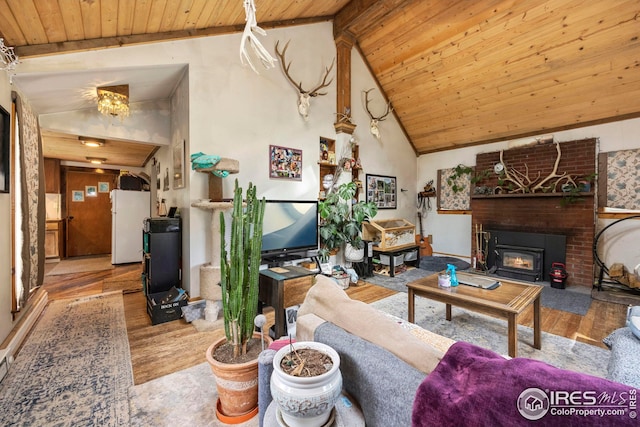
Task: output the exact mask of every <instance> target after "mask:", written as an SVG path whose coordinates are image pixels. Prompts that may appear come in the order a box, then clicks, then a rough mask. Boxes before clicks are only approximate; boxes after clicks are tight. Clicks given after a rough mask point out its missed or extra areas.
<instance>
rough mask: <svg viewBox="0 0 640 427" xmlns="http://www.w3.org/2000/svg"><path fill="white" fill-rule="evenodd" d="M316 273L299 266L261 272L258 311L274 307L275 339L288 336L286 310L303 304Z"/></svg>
mask: <svg viewBox="0 0 640 427" xmlns="http://www.w3.org/2000/svg"><path fill="white" fill-rule="evenodd" d="M315 275H316V273H314V272H313V271H310V270H307V269H306V268H302V267H297V266H286V267H275V268H268V269H266V270H261V271H260V282H259V289H258V310H259V311H260V313H262V310H263V308H264V306H269V307H273V309H274V317H275V325H274V329H275V338H276V339H278V338H280V337H283V336H286V335H287V320H286V318H285V312H284V310H285V308H287V307H291V306H293V305H297V304H301V303H302V302H303V301H304V297H305V296H306V295H307V291H308V290H309V289H310V288H311V286H312V285H313V279H314V276H315Z"/></svg>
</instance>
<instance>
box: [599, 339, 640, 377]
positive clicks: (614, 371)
mask: <svg viewBox="0 0 640 427" xmlns="http://www.w3.org/2000/svg"><path fill="white" fill-rule="evenodd" d="M602 342H603V343H604V344H605V345H606V346H607V347H609V348H610V349H611V357H610V358H609V364H608V366H607V378H608V379H610V380H613V381H617V382H620V383H623V384H626V385H630V386H632V387H636V388H640V362H639V361H640V359H639V358H638V355H639V354H640V339H638V338H637V337H636V336H635V335H633V333H632V332H631V330H630V329H629V328H620V329H616V330H615V331H613V332H612V333H611V334H610V335H609V336H608V337H606V338H605V339H603V340H602Z"/></svg>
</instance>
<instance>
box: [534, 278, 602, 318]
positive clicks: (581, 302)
mask: <svg viewBox="0 0 640 427" xmlns="http://www.w3.org/2000/svg"><path fill="white" fill-rule="evenodd" d="M540 303H541V304H542V306H543V307H547V308H553V309H555V310H561V311H567V312H569V313H575V314H579V315H580V316H584V315H585V314H587V312H588V311H589V308H590V307H591V291H590V289H587V288H584V292H580V290H579V289H576V290H571V289H569V288H567V289H556V288H552V287H551V285H544V287H543V288H542V296H541V297H540Z"/></svg>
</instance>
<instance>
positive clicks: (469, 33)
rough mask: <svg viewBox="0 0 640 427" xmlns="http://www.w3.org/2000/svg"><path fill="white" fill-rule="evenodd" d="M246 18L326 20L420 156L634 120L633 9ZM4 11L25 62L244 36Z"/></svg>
mask: <svg viewBox="0 0 640 427" xmlns="http://www.w3.org/2000/svg"><path fill="white" fill-rule="evenodd" d="M256 7H257V18H258V23H259V24H260V26H261V27H263V28H265V29H267V30H268V29H269V28H273V27H276V26H286V25H299V24H304V23H310V22H316V21H321V20H328V19H333V20H334V29H335V34H336V35H338V34H347V35H348V36H349V37H353V39H354V40H355V43H356V47H357V48H358V49H359V50H360V51H361V53H362V55H363V57H364V58H365V60H366V62H367V64H368V66H369V67H370V69H371V70H372V72H373V73H374V75H375V77H376V79H377V80H378V82H379V85H380V87H381V89H382V91H383V93H384V94H385V96H386V97H387V98H388V99H389V100H390V101H391V103H392V105H393V108H394V114H395V115H396V117H397V118H398V119H399V121H400V123H401V126H402V127H403V128H404V130H405V133H406V134H407V136H408V137H409V139H410V141H411V143H412V145H413V146H414V148H415V151H416V153H417V154H425V153H430V152H434V151H442V150H447V149H452V148H458V147H463V146H468V145H477V144H483V143H487V142H492V141H498V140H505V139H512V138H517V137H525V136H531V135H538V134H544V133H551V132H554V131H557V130H561V129H569V128H573V127H579V126H584V125H589V124H597V123H605V122H611V121H615V120H620V119H624V118H631V117H639V116H640V39H639V33H640V23H639V22H638V20H639V17H640V0H615V1H611V2H604V1H585V0H527V1H518V0H483V1H468V0H457V1H456V0H449V1H444V0H378V1H375V0H352V1H348V0H322V1H318V0H256ZM0 10H2V13H1V14H0V36H2V37H4V39H5V43H6V44H7V45H9V46H14V47H15V48H16V49H15V50H16V53H17V54H18V55H19V56H21V57H29V56H34V55H48V54H55V53H62V52H68V51H75V50H85V49H99V48H107V47H115V46H121V45H125V44H134V43H151V42H155V41H160V40H167V39H175V38H186V37H199V36H211V35H216V34H223V33H229V32H237V31H241V30H242V28H243V26H244V9H243V2H242V0H153V1H151V0H136V1H134V0H119V1H118V0H65V1H58V0H0ZM352 87H355V88H358V87H359V86H358V82H352ZM362 89H367V88H362ZM354 102H359V100H357V99H356V100H352V103H354ZM357 125H359V126H367V124H366V123H357ZM381 126H382V127H383V126H384V125H381Z"/></svg>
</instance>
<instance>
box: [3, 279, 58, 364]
mask: <svg viewBox="0 0 640 427" xmlns="http://www.w3.org/2000/svg"><path fill="white" fill-rule="evenodd" d="M33 298H34V301H33V304H31V306H30V307H29V308H27V309H26V313H24V315H23V316H22V317H21V318H20V320H19V321H18V323H17V324H16V325H15V326H14V327H13V329H12V330H11V333H10V334H9V336H8V337H7V338H6V339H5V341H4V342H3V343H2V348H0V365H2V363H5V364H6V367H7V370H8V368H9V367H10V366H11V364H12V363H13V358H14V356H15V355H16V353H17V352H18V350H19V349H20V346H21V345H22V343H23V342H24V340H25V339H26V337H27V336H28V335H29V332H31V329H32V328H33V326H34V325H35V324H36V322H37V321H38V318H39V317H40V314H42V312H43V311H44V308H45V307H46V306H47V304H48V303H49V294H48V293H47V291H45V290H44V289H41V290H40V291H38V292H37V293H36V295H34V297H33Z"/></svg>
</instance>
